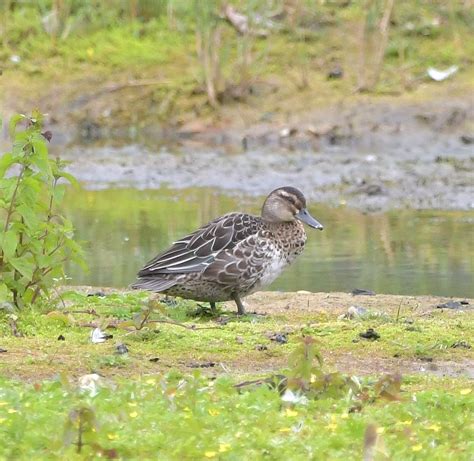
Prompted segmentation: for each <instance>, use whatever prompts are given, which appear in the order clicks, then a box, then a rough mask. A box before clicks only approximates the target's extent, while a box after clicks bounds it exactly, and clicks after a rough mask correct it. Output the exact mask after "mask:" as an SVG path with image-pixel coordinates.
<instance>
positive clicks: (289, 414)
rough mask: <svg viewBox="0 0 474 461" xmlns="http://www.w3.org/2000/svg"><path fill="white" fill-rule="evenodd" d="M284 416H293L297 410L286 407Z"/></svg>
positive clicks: (296, 413) (296, 414)
mask: <svg viewBox="0 0 474 461" xmlns="http://www.w3.org/2000/svg"><path fill="white" fill-rule="evenodd" d="M285 414H286V416H288V417H289V418H292V417H293V416H298V412H297V411H295V410H292V409H291V408H287V409H286V411H285Z"/></svg>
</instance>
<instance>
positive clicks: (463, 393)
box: [459, 389, 472, 395]
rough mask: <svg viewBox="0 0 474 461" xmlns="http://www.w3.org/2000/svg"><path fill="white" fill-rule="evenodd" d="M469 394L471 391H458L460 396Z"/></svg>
mask: <svg viewBox="0 0 474 461" xmlns="http://www.w3.org/2000/svg"><path fill="white" fill-rule="evenodd" d="M471 392H472V389H461V390H460V391H459V393H460V394H461V395H467V394H470V393H471Z"/></svg>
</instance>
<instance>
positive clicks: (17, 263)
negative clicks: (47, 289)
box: [9, 256, 35, 280]
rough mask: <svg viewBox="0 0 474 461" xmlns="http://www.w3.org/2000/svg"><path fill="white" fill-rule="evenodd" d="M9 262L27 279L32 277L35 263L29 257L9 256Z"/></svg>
mask: <svg viewBox="0 0 474 461" xmlns="http://www.w3.org/2000/svg"><path fill="white" fill-rule="evenodd" d="M9 262H10V264H11V265H12V266H13V267H14V268H15V269H16V270H17V271H18V272H19V273H20V274H21V275H23V276H25V277H26V278H27V279H28V280H31V279H32V278H33V271H34V270H35V265H34V263H33V261H32V260H31V258H29V257H25V256H23V257H22V258H11V259H10V261H9Z"/></svg>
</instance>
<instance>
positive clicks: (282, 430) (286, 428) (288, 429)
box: [280, 427, 291, 432]
mask: <svg viewBox="0 0 474 461" xmlns="http://www.w3.org/2000/svg"><path fill="white" fill-rule="evenodd" d="M290 431H291V429H290V428H289V427H282V428H281V429H280V432H290Z"/></svg>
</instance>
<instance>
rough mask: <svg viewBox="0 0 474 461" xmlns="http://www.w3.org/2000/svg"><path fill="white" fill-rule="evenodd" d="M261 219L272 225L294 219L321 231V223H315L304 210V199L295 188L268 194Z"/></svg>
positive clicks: (282, 188) (281, 188) (276, 190)
mask: <svg viewBox="0 0 474 461" xmlns="http://www.w3.org/2000/svg"><path fill="white" fill-rule="evenodd" d="M262 218H263V219H264V220H265V221H268V222H272V223H279V222H291V221H295V220H296V219H298V220H300V221H302V222H304V223H306V224H308V226H310V227H313V228H314V229H319V230H323V226H322V224H321V223H319V222H318V221H316V219H314V218H313V217H312V216H311V215H310V214H309V212H308V210H307V209H306V199H305V197H304V195H303V193H302V192H301V191H300V190H298V189H296V187H291V186H285V187H279V188H278V189H275V190H274V191H272V192H270V195H269V196H268V197H267V198H266V199H265V202H264V204H263V207H262Z"/></svg>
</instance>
